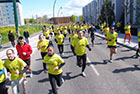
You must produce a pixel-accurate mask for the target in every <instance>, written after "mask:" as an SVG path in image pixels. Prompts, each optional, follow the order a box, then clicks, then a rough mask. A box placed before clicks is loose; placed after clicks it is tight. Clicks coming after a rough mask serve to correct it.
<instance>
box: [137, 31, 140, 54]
mask: <svg viewBox="0 0 140 94" xmlns="http://www.w3.org/2000/svg"><path fill="white" fill-rule="evenodd" d="M138 56H140V31H139V33H138V49H137V52H136V57H138Z"/></svg>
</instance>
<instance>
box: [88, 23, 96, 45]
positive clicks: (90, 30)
mask: <svg viewBox="0 0 140 94" xmlns="http://www.w3.org/2000/svg"><path fill="white" fill-rule="evenodd" d="M95 31H96V29H95V26H94V25H93V24H91V25H90V28H89V30H88V32H89V33H90V37H91V43H92V46H93V47H94V39H95V35H94V32H95Z"/></svg>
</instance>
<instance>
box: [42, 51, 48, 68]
mask: <svg viewBox="0 0 140 94" xmlns="http://www.w3.org/2000/svg"><path fill="white" fill-rule="evenodd" d="M46 54H47V52H41V57H42V59H44V56H45V55H46ZM43 69H44V70H46V64H45V63H44V62H43Z"/></svg>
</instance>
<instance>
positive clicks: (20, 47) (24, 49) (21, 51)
mask: <svg viewBox="0 0 140 94" xmlns="http://www.w3.org/2000/svg"><path fill="white" fill-rule="evenodd" d="M16 49H17V53H18V56H19V58H21V59H22V60H23V61H24V62H25V63H26V64H27V65H28V70H29V72H30V77H32V69H31V58H30V57H31V56H30V55H31V54H32V48H31V46H30V45H29V44H28V43H26V42H25V40H24V38H23V37H22V36H20V37H19V38H18V44H17V45H16Z"/></svg>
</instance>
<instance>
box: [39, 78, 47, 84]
mask: <svg viewBox="0 0 140 94" xmlns="http://www.w3.org/2000/svg"><path fill="white" fill-rule="evenodd" d="M47 81H49V78H47V77H46V78H44V79H41V80H38V82H39V83H44V82H47Z"/></svg>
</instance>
